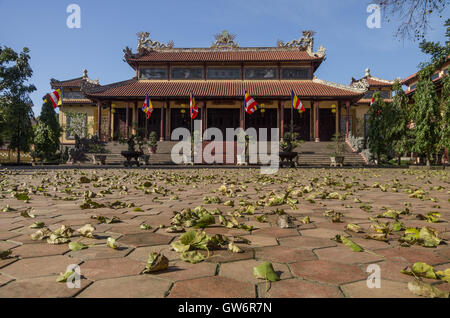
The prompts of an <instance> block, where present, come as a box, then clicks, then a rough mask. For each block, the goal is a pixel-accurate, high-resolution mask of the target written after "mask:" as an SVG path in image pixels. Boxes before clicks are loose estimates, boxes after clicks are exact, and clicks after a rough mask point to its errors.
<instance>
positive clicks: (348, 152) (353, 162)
mask: <svg viewBox="0 0 450 318" xmlns="http://www.w3.org/2000/svg"><path fill="white" fill-rule="evenodd" d="M332 144H333V142H330V141H321V142H313V141H307V142H305V143H303V144H302V145H301V146H300V147H298V148H297V149H296V150H295V151H297V152H298V153H299V156H300V157H299V160H298V162H299V163H300V165H309V166H330V153H331V152H332V150H331V149H329V147H330V146H331V145H332ZM344 157H345V159H344V166H364V165H365V162H364V159H363V158H362V157H361V156H360V155H359V154H358V153H354V152H353V151H352V149H351V148H350V147H349V146H348V145H347V144H345V154H344Z"/></svg>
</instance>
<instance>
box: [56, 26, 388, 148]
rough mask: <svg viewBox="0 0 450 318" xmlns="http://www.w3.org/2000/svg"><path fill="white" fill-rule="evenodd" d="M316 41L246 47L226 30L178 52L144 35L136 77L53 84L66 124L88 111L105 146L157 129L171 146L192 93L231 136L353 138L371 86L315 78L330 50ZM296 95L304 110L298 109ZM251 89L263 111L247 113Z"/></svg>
mask: <svg viewBox="0 0 450 318" xmlns="http://www.w3.org/2000/svg"><path fill="white" fill-rule="evenodd" d="M313 36H314V32H312V31H304V32H303V35H302V37H300V38H299V39H296V40H293V41H291V42H287V43H284V42H282V41H279V42H278V43H277V45H276V46H274V47H240V46H239V45H238V43H236V42H235V36H234V35H232V34H230V33H228V32H226V31H223V32H222V33H220V34H217V35H216V36H215V40H216V41H215V42H213V43H212V44H211V46H210V47H209V48H176V47H174V44H173V43H172V42H169V43H167V44H163V43H160V42H157V41H153V40H151V39H150V37H149V33H147V32H141V33H138V45H137V50H136V52H133V51H132V50H131V49H130V48H128V47H127V48H125V49H124V61H125V62H126V63H128V64H129V65H130V67H132V68H133V70H134V71H135V76H134V77H133V78H131V79H128V80H125V81H121V82H117V83H112V84H108V85H100V84H99V83H98V81H93V80H90V79H89V78H88V77H87V74H86V73H85V74H84V75H83V77H82V78H78V79H73V80H69V81H61V82H59V81H56V80H53V81H52V87H63V90H64V91H63V106H62V107H61V109H60V115H59V116H60V117H59V118H60V121H61V123H62V124H63V126H64V124H66V125H70V120H69V121H68V120H67V116H68V114H69V113H72V114H73V113H80V112H81V113H85V114H86V126H87V127H88V131H89V134H98V135H99V136H100V138H101V139H102V140H104V141H110V140H113V139H116V138H119V137H121V136H122V137H127V136H129V135H130V134H140V135H142V136H148V135H149V133H150V132H156V134H157V135H158V138H159V139H160V140H161V141H164V140H167V141H169V140H171V134H172V131H173V130H174V129H176V128H178V127H185V128H188V129H190V128H191V125H192V120H191V118H190V114H189V93H190V91H192V92H193V95H194V96H195V98H196V101H197V104H198V106H199V110H200V111H199V114H198V117H197V118H196V119H199V120H201V123H202V124H201V127H202V130H205V129H206V128H209V127H215V128H218V129H220V130H221V131H222V132H223V133H224V136H225V129H226V128H238V127H242V128H243V129H247V128H250V127H253V128H256V129H257V131H258V128H278V129H279V135H280V137H282V136H283V135H284V134H285V132H296V133H298V134H299V138H301V139H302V140H305V141H317V142H318V141H327V140H330V139H331V138H332V136H333V135H334V134H335V133H337V132H342V133H343V134H345V135H347V134H348V133H349V129H351V118H352V117H351V116H352V111H353V113H354V110H353V109H354V108H355V107H356V108H358V107H362V104H359V102H360V100H361V98H363V97H364V96H365V94H366V92H367V90H368V89H369V88H370V87H371V86H369V87H362V86H358V85H350V86H348V85H342V84H337V83H333V82H329V81H325V80H321V79H318V78H316V77H315V75H314V73H315V72H316V71H317V69H318V68H319V66H320V65H321V64H322V62H323V61H324V59H325V49H324V47H323V46H321V47H319V48H318V49H317V51H314V38H313ZM383 84H384V83H383ZM64 85H66V86H64ZM66 87H67V89H66ZM373 87H375V86H373ZM291 90H293V91H294V92H295V94H296V95H297V96H298V97H299V99H300V100H301V102H302V104H303V106H304V107H305V111H304V112H299V111H296V110H293V109H292V105H291ZM245 91H247V92H248V93H249V94H250V95H251V96H252V97H253V98H254V99H255V100H256V101H257V102H258V104H259V106H260V109H259V110H258V111H256V112H255V113H253V114H252V115H249V114H247V113H246V112H245V108H244V92H245ZM146 94H148V95H149V97H150V100H151V102H152V105H153V108H154V110H153V112H152V115H151V117H150V118H149V119H147V118H146V114H145V113H144V112H143V111H142V110H141V107H142V105H143V103H144V99H145V96H146ZM356 113H358V112H356ZM70 116H71V115H69V117H70ZM268 138H270V136H268ZM62 139H63V140H62V143H63V144H70V143H73V136H68V135H67V134H64V136H63V137H62Z"/></svg>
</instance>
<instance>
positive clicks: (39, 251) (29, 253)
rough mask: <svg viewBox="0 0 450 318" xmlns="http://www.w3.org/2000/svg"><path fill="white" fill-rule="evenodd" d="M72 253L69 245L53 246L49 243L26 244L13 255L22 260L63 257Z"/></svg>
mask: <svg viewBox="0 0 450 318" xmlns="http://www.w3.org/2000/svg"><path fill="white" fill-rule="evenodd" d="M68 251H70V249H69V246H68V244H60V245H52V244H47V243H41V244H25V245H22V246H19V247H16V248H14V249H13V250H12V252H13V253H12V255H14V256H18V257H20V258H30V257H41V256H51V255H62V254H64V253H67V252H68Z"/></svg>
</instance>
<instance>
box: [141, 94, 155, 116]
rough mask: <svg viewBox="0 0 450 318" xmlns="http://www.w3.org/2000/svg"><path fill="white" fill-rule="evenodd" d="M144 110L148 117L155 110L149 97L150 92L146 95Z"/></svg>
mask: <svg viewBox="0 0 450 318" xmlns="http://www.w3.org/2000/svg"><path fill="white" fill-rule="evenodd" d="M142 111H143V112H144V113H146V114H147V119H149V118H150V116H151V115H152V112H153V105H152V101H151V100H150V98H149V97H148V94H146V95H145V101H144V105H142Z"/></svg>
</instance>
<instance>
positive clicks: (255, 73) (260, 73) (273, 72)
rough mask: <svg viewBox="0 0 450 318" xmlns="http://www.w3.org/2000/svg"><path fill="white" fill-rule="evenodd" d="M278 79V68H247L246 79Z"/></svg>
mask: <svg viewBox="0 0 450 318" xmlns="http://www.w3.org/2000/svg"><path fill="white" fill-rule="evenodd" d="M276 78H277V68H276V67H246V68H245V79H249V80H270V79H276Z"/></svg>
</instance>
